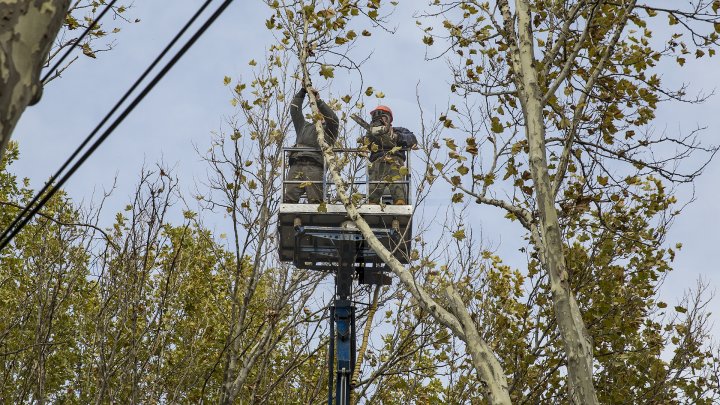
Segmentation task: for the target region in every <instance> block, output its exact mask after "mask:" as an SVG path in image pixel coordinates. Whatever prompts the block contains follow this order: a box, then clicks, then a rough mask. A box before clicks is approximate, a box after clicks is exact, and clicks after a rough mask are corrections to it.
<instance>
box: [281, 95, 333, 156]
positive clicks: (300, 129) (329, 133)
mask: <svg viewBox="0 0 720 405" xmlns="http://www.w3.org/2000/svg"><path fill="white" fill-rule="evenodd" d="M306 93H307V92H306V91H305V89H304V88H303V89H301V90H300V91H299V92H298V93H297V94H296V95H295V97H294V98H293V100H292V104H290V117H291V118H292V121H293V126H294V127H295V136H296V138H295V146H297V147H305V148H315V149H318V150H317V151H299V152H292V153H291V154H290V164H292V163H293V162H295V161H296V160H297V159H310V160H313V161H315V162H316V163H318V164H319V165H320V166H322V165H323V157H322V152H321V151H320V150H319V149H320V144H319V143H318V136H317V131H316V130H315V125H314V124H313V123H312V122H309V121H307V120H305V116H304V115H303V112H302V105H303V101H304V100H305V94H306ZM318 109H319V110H320V113H321V114H322V115H323V117H324V118H325V123H324V124H323V130H324V131H325V142H327V143H329V144H330V145H332V144H334V143H335V139H337V136H338V118H337V115H335V112H334V111H333V110H332V108H330V106H328V105H327V104H325V102H324V101H322V100H320V99H318Z"/></svg>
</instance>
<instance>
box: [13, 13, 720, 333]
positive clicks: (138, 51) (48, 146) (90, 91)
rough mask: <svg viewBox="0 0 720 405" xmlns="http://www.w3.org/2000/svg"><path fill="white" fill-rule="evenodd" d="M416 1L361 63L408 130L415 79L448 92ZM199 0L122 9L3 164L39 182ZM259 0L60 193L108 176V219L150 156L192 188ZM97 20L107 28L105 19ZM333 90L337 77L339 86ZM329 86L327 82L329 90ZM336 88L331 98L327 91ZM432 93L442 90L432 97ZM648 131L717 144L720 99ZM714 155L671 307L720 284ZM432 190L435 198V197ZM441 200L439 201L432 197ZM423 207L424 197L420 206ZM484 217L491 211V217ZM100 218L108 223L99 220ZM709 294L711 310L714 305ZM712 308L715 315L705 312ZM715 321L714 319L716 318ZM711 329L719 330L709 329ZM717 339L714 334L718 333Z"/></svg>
mask: <svg viewBox="0 0 720 405" xmlns="http://www.w3.org/2000/svg"><path fill="white" fill-rule="evenodd" d="M424 3H425V2H419V1H418V2H416V1H412V2H411V1H405V2H402V4H401V5H400V6H399V9H398V10H397V12H396V13H395V14H394V15H393V17H392V21H394V23H393V25H397V32H396V34H395V35H394V36H391V35H389V34H383V33H378V34H376V35H374V36H373V38H375V39H374V40H375V50H374V53H373V55H372V58H371V59H370V60H369V61H368V63H367V64H366V65H365V69H364V75H365V80H366V82H368V83H371V84H372V85H373V86H375V87H376V88H379V89H382V90H383V91H384V93H385V94H386V95H387V98H386V99H385V100H384V101H383V103H385V104H388V105H390V106H391V107H392V108H393V111H394V113H395V118H396V123H397V124H399V125H401V126H406V127H408V128H410V129H411V130H417V128H418V127H419V121H420V118H419V113H418V109H417V106H416V99H415V92H416V85H417V84H418V82H419V83H420V85H419V91H420V94H421V96H422V100H423V106H424V108H425V109H426V111H433V109H434V108H435V107H438V108H440V109H442V108H443V107H444V106H445V105H446V103H447V98H446V96H445V95H446V94H448V83H447V81H448V78H449V74H448V70H447V67H446V65H445V63H444V62H443V61H442V60H439V61H436V62H432V63H428V62H424V56H425V48H424V47H423V46H422V44H421V38H422V35H421V32H420V30H419V29H418V28H417V27H416V25H415V24H414V21H415V19H414V18H412V15H413V13H414V12H415V11H416V9H415V7H419V6H421V5H423V4H424ZM199 4H200V1H188V0H182V1H180V0H175V1H173V2H172V7H169V6H168V2H167V1H160V0H143V1H140V2H135V5H134V6H133V8H132V9H131V10H130V11H129V12H128V13H129V16H130V17H132V18H136V17H137V18H140V19H141V20H142V21H141V22H140V23H139V24H134V25H122V26H121V27H122V32H121V33H120V34H119V35H118V36H116V40H117V44H116V46H115V49H113V51H112V52H108V53H103V54H99V55H98V58H97V59H95V60H91V59H89V58H85V57H81V59H80V60H79V61H78V62H77V63H76V64H75V65H74V66H72V67H71V68H70V69H69V70H68V71H67V72H66V74H65V75H64V76H63V77H62V78H61V79H58V80H56V81H54V82H53V83H51V84H50V85H49V86H48V87H47V88H46V90H45V92H44V96H43V99H42V100H41V102H40V103H39V104H38V105H36V106H34V107H31V108H29V109H28V110H27V111H26V112H25V114H24V116H23V117H22V119H21V121H20V123H19V125H18V127H17V129H16V131H15V133H14V135H13V139H15V140H17V141H19V143H20V150H21V158H20V161H19V162H18V163H16V164H15V165H14V166H13V170H14V171H15V173H17V174H18V175H19V176H21V177H29V178H30V179H31V180H32V184H33V185H34V186H35V187H38V186H39V185H40V184H41V182H42V181H43V180H44V179H46V178H47V177H48V176H49V175H50V174H51V173H52V172H54V171H55V170H56V169H57V168H58V167H59V165H60V164H61V163H62V161H63V160H64V159H65V158H66V157H67V156H68V155H69V153H70V152H71V151H72V150H73V149H74V148H75V147H76V146H77V145H78V144H79V143H80V142H81V140H82V139H83V138H84V137H85V136H86V135H87V134H88V133H89V132H90V131H91V129H92V128H93V127H94V125H96V124H97V122H98V121H99V120H100V119H101V117H102V116H103V115H104V114H105V113H106V112H107V111H108V110H109V109H110V108H111V106H112V105H113V103H114V102H115V101H116V100H117V99H118V98H119V97H120V96H121V95H122V93H123V92H124V91H125V90H126V89H127V88H128V87H129V86H130V85H131V83H132V82H133V81H134V80H135V79H136V77H137V76H138V75H139V74H140V73H141V72H142V70H143V69H144V68H145V67H146V66H147V64H148V63H149V62H150V61H151V59H152V58H153V57H154V56H155V55H156V54H157V53H158V52H159V51H160V50H161V49H162V47H163V46H164V45H165V44H166V43H167V42H168V41H169V40H170V38H171V37H172V36H173V35H174V33H175V32H176V31H177V30H178V29H179V27H180V26H181V25H182V24H183V23H184V22H185V21H186V20H187V18H189V16H190V15H191V14H192V13H193V12H194V10H195V9H196V8H197V7H198V6H199ZM268 15H269V14H268V11H267V10H266V8H265V6H264V5H263V4H261V3H260V2H258V1H255V2H246V1H243V2H241V1H237V2H234V4H232V5H231V6H230V8H229V9H228V11H227V12H226V13H225V15H223V16H222V17H221V18H220V19H219V20H218V22H217V23H216V24H215V25H214V26H213V27H212V28H211V29H210V31H209V32H208V33H207V34H206V35H205V36H204V37H203V38H201V40H200V41H198V43H197V44H196V45H195V46H194V48H193V49H192V50H191V51H190V52H189V53H188V54H187V55H186V56H185V58H183V59H182V60H181V61H180V62H179V63H178V64H177V65H176V67H175V68H174V69H173V70H172V71H171V72H170V73H169V74H168V76H167V77H166V78H165V79H164V80H163V81H162V82H161V83H160V84H159V85H158V86H157V87H156V89H155V90H154V91H153V92H152V93H151V94H150V95H149V96H148V97H147V98H146V100H145V101H144V102H143V103H142V104H141V105H140V107H139V108H138V109H136V111H135V112H134V113H133V114H132V115H131V116H130V117H129V118H128V119H126V121H125V122H124V123H123V124H122V125H121V126H120V127H119V128H118V129H117V130H116V131H115V132H114V134H113V135H112V136H111V137H110V138H109V139H108V141H106V142H105V144H104V145H103V146H102V147H101V148H100V149H99V150H98V151H97V153H95V154H94V155H93V157H91V158H90V159H89V160H88V161H87V162H86V164H85V166H84V167H83V168H82V169H81V170H80V171H79V172H78V173H77V174H76V175H75V176H74V177H73V178H72V179H71V180H70V182H69V183H68V184H67V185H66V189H67V190H68V192H69V194H70V196H71V197H72V198H73V199H74V200H76V201H81V200H88V199H89V198H91V195H92V193H93V191H94V190H102V189H103V188H106V187H109V186H110V184H111V183H112V181H113V178H114V177H115V176H117V186H118V187H117V192H116V195H115V198H114V199H113V200H112V201H111V202H110V204H109V205H108V208H109V209H108V211H107V212H106V216H105V218H107V220H108V221H110V220H111V219H112V217H113V216H114V215H113V214H112V212H115V211H117V210H119V209H121V207H123V206H124V205H125V203H126V202H127V201H128V198H129V195H130V194H131V193H132V189H133V186H134V185H135V183H136V181H137V178H138V173H139V171H140V169H141V168H142V166H143V165H146V166H148V167H154V164H155V163H156V162H158V161H160V160H162V161H164V162H166V163H167V164H168V165H169V166H171V167H174V169H175V174H176V175H177V176H178V177H179V178H180V179H181V183H182V186H183V187H184V189H186V190H191V189H192V188H193V183H194V180H193V179H194V178H202V177H204V173H205V167H204V165H203V164H202V163H201V162H200V161H199V158H198V157H197V154H196V152H195V149H194V146H193V145H197V146H198V148H199V149H200V150H205V149H207V147H208V146H209V144H210V138H211V133H212V132H213V131H219V130H221V129H222V128H223V126H224V117H226V116H229V115H231V114H232V113H233V108H232V107H231V105H230V99H231V94H230V92H229V89H228V88H227V87H225V86H223V77H224V76H230V77H233V78H237V77H240V76H243V75H245V76H246V77H247V76H248V75H249V70H248V66H247V62H248V60H250V59H252V58H262V56H263V55H264V52H265V49H266V48H267V46H268V45H269V44H270V43H271V41H272V38H271V37H270V36H269V34H268V33H267V31H266V29H265V27H264V20H265V18H266V17H267V16H268ZM106 24H108V25H106V27H109V28H111V27H112V26H114V25H113V24H111V23H110V22H106ZM719 73H720V58H719V57H715V58H714V59H710V60H708V59H702V60H701V61H700V62H699V63H698V62H695V61H694V60H692V58H688V63H687V64H686V66H685V68H684V69H682V70H679V69H677V68H676V67H673V68H670V69H667V71H665V72H663V76H664V77H665V78H666V79H667V80H669V81H671V82H673V83H680V82H688V83H690V85H691V89H694V90H701V89H705V90H707V91H711V90H714V89H715V88H720V74H719ZM338 86H340V84H338ZM330 91H332V89H330ZM338 93H340V92H339V91H338V92H337V93H335V94H336V95H337V94H338ZM440 95H442V96H440ZM658 116H659V118H658V120H656V122H655V124H654V125H655V127H656V128H658V129H659V130H663V129H665V130H668V131H671V132H675V131H678V130H682V131H688V130H690V129H692V128H694V127H696V126H698V125H699V126H707V127H708V130H707V131H706V132H705V139H706V141H707V142H708V143H713V144H717V143H720V137H718V135H717V134H718V130H720V98H719V97H718V96H715V97H712V98H711V99H710V101H709V102H707V103H706V104H704V105H701V106H695V105H678V104H674V105H672V106H663V107H661V110H660V114H658ZM719 177H720V161H718V160H717V159H716V160H715V161H714V162H712V164H711V165H710V166H708V168H707V169H706V171H705V174H704V175H703V176H702V177H701V178H700V179H699V180H698V181H697V183H696V185H695V190H694V192H695V198H696V201H695V202H694V203H692V204H691V205H690V206H689V207H687V209H686V210H685V213H684V214H683V215H682V216H681V217H680V218H679V220H678V221H677V222H676V223H675V226H674V228H673V230H672V232H671V234H670V239H669V241H668V242H669V244H672V245H674V244H675V243H676V242H682V243H683V246H684V247H683V249H682V251H681V252H680V253H679V255H678V257H677V260H676V262H675V266H674V267H675V269H676V270H675V271H673V272H672V273H671V274H670V275H669V277H668V281H667V282H666V283H665V285H664V287H663V290H662V292H661V294H662V296H663V297H664V299H665V300H667V301H668V302H669V303H672V302H675V301H676V300H677V299H678V298H679V297H680V296H681V295H682V293H683V291H684V290H685V289H687V288H689V287H691V286H693V285H694V284H695V281H696V280H697V279H698V277H700V276H702V277H703V278H705V279H706V280H708V281H709V282H710V283H711V285H712V286H713V287H714V288H718V287H720V276H719V275H718V272H717V262H718V252H719V251H720V216H719V215H718V213H717V205H718V204H717V202H716V201H717V197H718V196H719V195H720V191H718V187H717V186H718V184H719V182H718V178H719ZM692 191H693V190H692V189H690V188H686V189H682V190H681V192H680V195H679V196H680V198H681V200H682V199H683V198H684V199H685V200H687V199H688V198H689V196H690V195H691V193H692ZM440 197H441V198H440ZM440 197H439V200H443V201H444V200H445V199H446V196H445V195H443V196H440ZM430 203H431V205H432V204H433V202H432V201H431V202H430ZM493 214H494V215H493ZM498 214H499V213H498V212H496V211H492V210H489V209H486V210H481V211H479V215H474V218H479V219H478V220H477V221H476V225H478V226H481V227H482V229H483V236H484V237H485V238H487V239H489V241H490V242H491V243H492V244H493V245H494V246H498V251H499V252H500V253H501V255H502V256H503V257H504V258H505V259H506V260H507V261H508V262H509V263H511V264H515V265H518V266H520V265H522V264H523V263H524V261H523V258H522V257H521V256H519V255H518V253H517V248H518V246H522V242H521V241H520V240H519V238H518V236H519V235H520V234H521V232H520V229H518V225H517V224H516V223H509V222H507V220H505V219H503V218H502V215H498ZM104 225H110V223H109V222H108V223H106V224H104ZM718 302H720V301H718V300H715V301H714V307H715V308H718ZM715 312H717V311H715ZM715 319H718V318H717V317H716V318H715ZM715 330H716V331H720V327H718V325H716V328H715ZM716 336H720V333H716Z"/></svg>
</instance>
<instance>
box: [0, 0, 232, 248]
mask: <svg viewBox="0 0 720 405" xmlns="http://www.w3.org/2000/svg"><path fill="white" fill-rule="evenodd" d="M211 1H212V0H207V1H206V2H205V3H204V4H203V5H202V6H201V7H200V9H198V11H197V12H196V13H195V15H193V17H192V18H191V19H190V20H189V21H188V22H187V24H185V26H184V27H183V28H182V30H181V31H180V32H178V34H177V35H176V36H175V37H174V38H173V39H172V41H170V43H169V44H168V46H167V47H166V48H165V49H164V50H163V51H162V52H161V53H160V55H158V57H157V58H156V59H155V60H154V61H153V63H152V64H151V65H150V66H149V67H148V69H147V70H146V71H145V72H144V73H143V75H142V76H141V77H140V78H139V79H138V80H137V81H136V82H135V83H134V84H133V86H132V87H131V88H130V90H128V91H127V92H126V93H125V95H123V97H122V98H121V100H120V101H119V102H118V103H117V104H116V105H115V106H114V107H113V109H112V110H111V111H110V112H109V113H108V114H107V115H106V116H105V118H103V120H102V121H101V122H100V124H98V126H97V127H95V129H94V130H93V132H92V133H90V135H88V136H87V137H86V138H85V140H84V141H83V143H82V144H81V145H80V146H79V147H78V148H77V149H76V150H75V152H74V153H73V154H72V155H71V156H70V158H68V159H67V160H66V161H65V163H64V164H63V165H62V167H61V168H60V169H59V170H58V171H57V172H56V173H55V175H53V177H51V178H50V180H49V181H48V182H47V183H46V184H45V186H44V187H43V189H42V190H40V191H39V192H38V193H37V194H36V195H35V197H34V198H33V200H32V201H31V203H30V204H28V205H27V206H26V207H25V209H24V210H23V211H22V212H21V213H20V214H19V215H18V216H17V217H16V218H15V220H14V221H13V223H12V224H11V225H10V226H9V227H8V228H7V229H6V230H5V231H4V232H3V234H2V235H1V236H0V238H1V239H0V250H2V249H4V248H5V247H6V246H7V245H8V244H9V243H10V241H11V240H12V239H13V238H14V237H15V236H16V235H17V234H18V233H19V232H20V231H21V230H22V228H23V227H24V226H25V225H27V223H28V222H29V221H30V220H31V219H32V217H33V216H34V215H35V214H37V213H38V212H39V211H40V209H41V208H42V207H43V206H44V205H45V204H46V203H47V202H48V201H49V200H50V199H51V198H52V197H53V196H54V195H55V193H56V192H57V191H58V190H59V189H60V188H61V187H62V186H63V185H64V184H65V182H67V180H68V179H69V178H70V176H72V175H73V174H74V173H75V172H76V171H77V169H78V168H79V167H80V166H81V165H82V164H83V163H84V162H85V161H86V160H87V158H88V157H90V155H91V154H92V153H93V152H94V151H95V150H96V149H97V148H98V147H99V146H100V145H101V144H102V143H103V141H105V139H107V137H108V136H110V134H111V133H112V132H113V131H114V130H115V128H117V126H118V125H120V123H122V121H123V120H124V119H125V118H126V117H127V116H128V115H129V114H130V113H131V112H132V111H133V109H135V107H136V106H137V105H138V104H139V103H140V102H141V101H142V100H143V99H144V98H145V96H147V94H148V93H149V92H150V91H151V90H152V89H153V88H154V87H155V85H156V84H157V83H158V82H159V81H160V80H161V79H162V78H163V77H164V76H165V74H167V72H168V71H170V69H171V68H172V67H173V66H174V65H175V63H176V62H177V61H178V60H180V58H181V57H182V56H183V55H184V54H185V53H186V52H187V50H188V49H190V47H192V46H193V45H194V44H195V42H196V41H197V40H198V39H199V38H200V37H201V36H202V35H203V33H205V31H206V30H207V29H208V28H210V26H211V25H212V24H213V23H214V22H215V20H217V18H218V17H219V16H220V15H221V14H222V13H223V12H224V11H225V9H227V7H228V6H229V5H230V3H232V1H233V0H225V1H224V2H223V3H222V4H221V5H220V6H219V7H218V8H217V10H215V12H213V14H212V15H211V16H210V17H208V19H207V20H206V21H205V23H203V25H202V26H201V27H200V28H198V30H197V31H196V32H195V33H194V34H193V36H192V37H191V38H190V39H189V40H188V41H187V42H186V43H185V44H184V45H183V46H182V48H180V50H179V51H178V52H177V53H176V54H175V55H174V56H173V57H172V59H171V60H170V61H169V62H168V63H167V64H165V66H164V67H163V68H162V70H160V72H159V73H158V74H156V75H155V77H153V78H152V80H151V81H150V83H148V84H147V85H146V86H145V88H143V90H142V91H141V92H140V94H139V95H137V96H136V97H135V98H134V99H133V100H132V102H131V103H130V105H128V106H127V107H126V108H125V109H124V110H123V111H122V112H121V113H120V116H118V117H117V118H116V119H115V120H114V121H113V122H112V123H111V124H110V126H109V127H108V128H107V129H106V130H105V131H104V132H103V133H102V135H101V136H100V137H99V138H98V139H97V140H96V141H95V142H94V143H93V144H92V145H91V146H90V148H89V149H88V150H87V151H85V152H84V153H83V154H82V156H80V158H79V160H78V161H77V162H75V163H74V164H73V165H72V167H70V169H69V170H68V172H67V173H65V174H64V175H62V177H60V175H61V174H62V172H63V171H64V170H65V168H67V167H68V166H69V165H70V164H71V162H72V161H73V159H74V158H75V157H76V156H77V155H78V154H79V153H80V151H81V150H82V149H83V147H85V145H87V144H88V143H89V142H90V141H91V140H92V138H93V137H94V136H95V134H96V133H97V132H98V131H99V130H100V128H101V127H102V126H103V125H104V124H105V122H107V121H108V120H109V118H110V116H112V115H113V114H114V113H115V111H117V109H118V108H119V107H120V105H121V104H122V103H123V102H124V101H125V100H126V99H127V98H128V97H129V96H130V93H132V92H133V91H134V90H135V88H136V87H137V86H138V85H139V83H140V82H141V81H142V80H143V79H144V78H145V77H146V76H147V74H149V72H150V71H151V70H152V69H153V68H154V67H155V65H157V63H158V62H159V61H160V59H162V58H163V56H164V55H165V54H166V53H167V52H168V51H169V49H170V48H172V46H173V45H174V44H175V42H177V41H178V40H179V38H180V37H181V36H182V35H183V34H184V33H185V31H186V30H187V29H188V28H189V27H190V25H192V24H193V22H194V21H195V20H196V19H197V17H198V16H199V15H200V14H201V13H202V12H203V10H204V9H205V8H206V7H207V6H208V5H209V4H210V2H211ZM58 177H60V179H59V180H57V179H58ZM55 180H57V184H56V185H54V186H53V182H54V181H55ZM41 197H42V199H41ZM38 200H39V201H38Z"/></svg>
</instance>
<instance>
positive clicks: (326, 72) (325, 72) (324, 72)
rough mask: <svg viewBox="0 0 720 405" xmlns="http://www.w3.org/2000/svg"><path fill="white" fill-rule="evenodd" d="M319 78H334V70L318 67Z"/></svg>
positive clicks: (326, 66) (327, 67) (330, 67)
mask: <svg viewBox="0 0 720 405" xmlns="http://www.w3.org/2000/svg"><path fill="white" fill-rule="evenodd" d="M320 76H322V77H324V78H326V79H330V78H333V77H335V69H333V68H332V66H328V65H322V67H320Z"/></svg>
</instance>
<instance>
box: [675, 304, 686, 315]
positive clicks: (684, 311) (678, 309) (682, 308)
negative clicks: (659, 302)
mask: <svg viewBox="0 0 720 405" xmlns="http://www.w3.org/2000/svg"><path fill="white" fill-rule="evenodd" d="M675 310H676V311H677V312H680V313H681V314H684V313H686V312H687V309H685V308H684V307H681V306H680V305H677V306H675Z"/></svg>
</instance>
